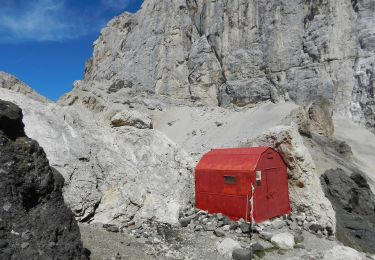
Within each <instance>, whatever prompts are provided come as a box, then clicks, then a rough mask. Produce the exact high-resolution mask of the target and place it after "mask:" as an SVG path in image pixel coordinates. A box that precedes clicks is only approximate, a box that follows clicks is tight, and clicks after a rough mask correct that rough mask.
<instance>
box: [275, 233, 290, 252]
mask: <svg viewBox="0 0 375 260" xmlns="http://www.w3.org/2000/svg"><path fill="white" fill-rule="evenodd" d="M271 242H272V243H274V244H275V245H276V246H277V247H278V248H280V249H293V247H294V244H295V242H294V236H293V235H292V234H290V233H280V234H276V235H274V236H272V238H271Z"/></svg>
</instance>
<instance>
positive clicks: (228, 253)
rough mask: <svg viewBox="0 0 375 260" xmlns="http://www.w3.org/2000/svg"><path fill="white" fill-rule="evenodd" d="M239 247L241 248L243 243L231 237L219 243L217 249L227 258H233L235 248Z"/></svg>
mask: <svg viewBox="0 0 375 260" xmlns="http://www.w3.org/2000/svg"><path fill="white" fill-rule="evenodd" d="M239 248H241V245H240V244H239V243H238V242H237V241H235V240H233V239H231V238H225V239H224V240H223V241H221V242H220V243H218V244H217V251H218V252H219V253H220V254H221V255H222V256H225V257H227V258H231V257H232V252H233V250H235V249H239Z"/></svg>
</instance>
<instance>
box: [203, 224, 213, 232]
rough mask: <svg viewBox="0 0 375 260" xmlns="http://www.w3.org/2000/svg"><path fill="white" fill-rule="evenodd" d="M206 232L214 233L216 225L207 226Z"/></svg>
mask: <svg viewBox="0 0 375 260" xmlns="http://www.w3.org/2000/svg"><path fill="white" fill-rule="evenodd" d="M204 230H205V231H214V230H215V226H214V225H207V226H205V227H204Z"/></svg>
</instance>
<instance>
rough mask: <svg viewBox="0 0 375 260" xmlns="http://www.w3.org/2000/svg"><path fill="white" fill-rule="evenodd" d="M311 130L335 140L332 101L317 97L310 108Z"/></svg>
mask: <svg viewBox="0 0 375 260" xmlns="http://www.w3.org/2000/svg"><path fill="white" fill-rule="evenodd" d="M308 116H309V120H310V130H311V131H313V132H315V133H317V134H320V135H323V136H325V137H328V138H329V139H333V134H334V126H333V120H332V116H333V110H332V104H331V102H330V100H328V99H327V98H325V97H323V96H319V97H317V98H316V99H315V100H314V102H312V104H311V105H310V106H309V108H308Z"/></svg>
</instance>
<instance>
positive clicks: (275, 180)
mask: <svg viewBox="0 0 375 260" xmlns="http://www.w3.org/2000/svg"><path fill="white" fill-rule="evenodd" d="M265 173H266V176H267V195H266V198H267V205H268V212H269V214H270V215H271V216H276V215H278V214H279V213H280V209H281V208H280V206H281V203H280V201H279V198H278V197H279V192H278V191H279V185H280V184H282V183H284V180H283V179H282V178H281V177H282V176H281V174H279V173H278V169H277V168H273V169H266V170H265Z"/></svg>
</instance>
